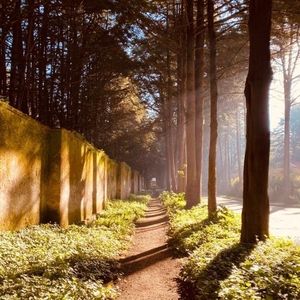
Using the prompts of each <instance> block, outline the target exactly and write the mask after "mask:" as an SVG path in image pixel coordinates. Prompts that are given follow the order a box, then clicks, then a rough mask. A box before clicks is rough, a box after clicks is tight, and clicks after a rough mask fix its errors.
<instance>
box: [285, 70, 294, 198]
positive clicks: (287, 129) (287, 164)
mask: <svg viewBox="0 0 300 300" xmlns="http://www.w3.org/2000/svg"><path fill="white" fill-rule="evenodd" d="M284 77H287V76H284ZM291 83H292V82H291V80H289V78H284V164H283V185H284V186H283V196H284V198H285V199H286V200H289V197H290V191H291V189H290V122H291V121H290V119H291V85H292V84H291Z"/></svg>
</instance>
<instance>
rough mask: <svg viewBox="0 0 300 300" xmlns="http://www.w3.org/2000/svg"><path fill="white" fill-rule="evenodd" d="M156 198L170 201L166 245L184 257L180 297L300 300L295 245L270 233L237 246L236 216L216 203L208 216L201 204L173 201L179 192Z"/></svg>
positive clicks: (298, 252) (299, 253)
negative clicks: (214, 211)
mask: <svg viewBox="0 0 300 300" xmlns="http://www.w3.org/2000/svg"><path fill="white" fill-rule="evenodd" d="M170 197H172V198H173V199H172V200H170V199H169V198H170ZM161 198H162V200H163V202H164V203H165V204H166V205H167V206H168V203H171V205H170V207H169V209H168V211H169V212H170V231H169V235H170V243H171V244H172V245H173V247H174V248H175V249H176V250H177V251H178V252H179V253H180V254H183V255H186V256H187V259H186V262H185V264H184V265H183V268H182V270H181V273H180V278H179V284H180V288H181V293H182V298H183V299H205V300H206V299H241V300H242V299H300V247H299V246H297V245H295V244H294V243H293V242H291V241H290V240H287V239H280V238H274V237H272V238H270V239H269V240H268V241H267V242H265V243H262V242H261V243H258V244H257V245H255V246H249V245H248V246H247V245H241V244H240V243H239V238H240V222H241V220H240V216H239V215H237V214H235V213H233V212H232V211H230V210H228V209H226V208H224V207H222V208H219V209H218V211H217V214H216V215H215V216H214V218H212V219H208V215H207V206H206V205H199V206H196V207H194V208H193V209H191V210H185V209H183V208H182V207H184V205H181V204H180V206H177V205H176V204H175V205H174V203H181V202H182V199H181V195H179V196H177V195H176V194H167V193H164V194H162V195H161ZM165 199H167V201H165ZM175 207H177V208H175Z"/></svg>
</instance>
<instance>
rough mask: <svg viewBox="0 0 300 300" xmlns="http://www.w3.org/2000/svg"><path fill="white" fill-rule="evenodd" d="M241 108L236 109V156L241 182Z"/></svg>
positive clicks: (240, 180)
mask: <svg viewBox="0 0 300 300" xmlns="http://www.w3.org/2000/svg"><path fill="white" fill-rule="evenodd" d="M239 117H240V116H239V109H238V108H237V110H236V119H235V120H236V158H237V167H238V176H239V184H241V182H242V166H241V142H240V140H241V130H240V119H239Z"/></svg>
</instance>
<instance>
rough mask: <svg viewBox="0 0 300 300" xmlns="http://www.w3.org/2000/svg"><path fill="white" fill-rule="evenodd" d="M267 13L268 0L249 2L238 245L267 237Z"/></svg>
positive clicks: (270, 4)
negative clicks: (248, 51)
mask: <svg viewBox="0 0 300 300" xmlns="http://www.w3.org/2000/svg"><path fill="white" fill-rule="evenodd" d="M271 14H272V0H264V1H261V0H250V13H249V23H248V28H249V36H250V57H249V71H248V76H247V80H246V85H245V96H246V106H247V117H246V154H245V164H244V191H243V211H242V231H241V242H242V243H255V242H256V241H257V240H265V239H266V237H267V236H268V235H269V197H268V172H269V152H270V125H269V87H270V83H271V80H272V69H271V63H270V33H271Z"/></svg>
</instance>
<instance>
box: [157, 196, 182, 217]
mask: <svg viewBox="0 0 300 300" xmlns="http://www.w3.org/2000/svg"><path fill="white" fill-rule="evenodd" d="M159 197H160V199H161V201H162V202H163V204H164V205H165V207H166V208H167V210H168V212H169V214H172V213H174V212H177V211H178V210H181V209H183V208H184V207H185V204H186V202H185V199H184V197H185V196H184V193H179V194H176V193H173V192H166V191H165V192H162V193H161V194H160V196H159Z"/></svg>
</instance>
